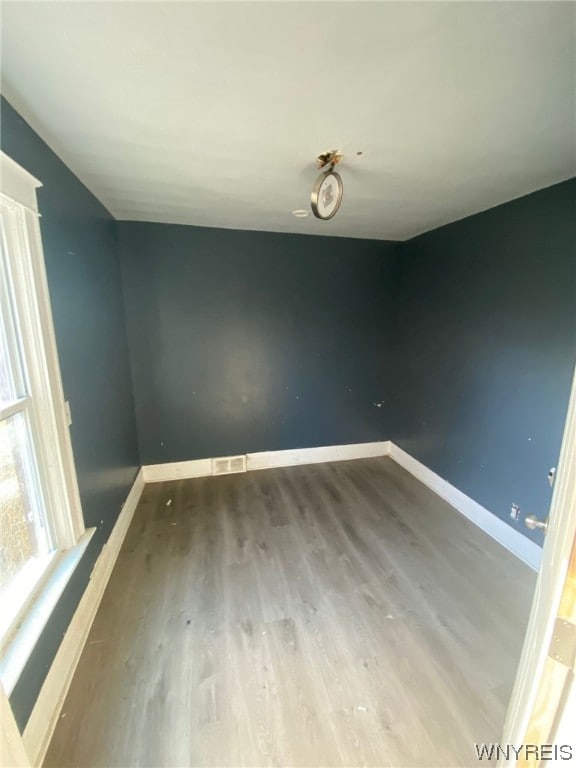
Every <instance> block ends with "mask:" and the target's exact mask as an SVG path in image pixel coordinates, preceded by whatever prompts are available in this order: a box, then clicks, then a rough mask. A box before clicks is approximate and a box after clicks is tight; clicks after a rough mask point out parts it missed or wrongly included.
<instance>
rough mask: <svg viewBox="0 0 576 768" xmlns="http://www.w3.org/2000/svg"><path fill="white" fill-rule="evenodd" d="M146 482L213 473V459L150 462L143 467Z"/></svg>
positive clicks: (158, 481) (185, 478) (183, 478)
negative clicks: (161, 462) (164, 462)
mask: <svg viewBox="0 0 576 768" xmlns="http://www.w3.org/2000/svg"><path fill="white" fill-rule="evenodd" d="M142 471H143V473H144V482H145V483H164V482H168V481H170V480H189V479H191V478H193V477H206V476H207V475H211V474H212V459H193V460H192V461H173V462H169V463H166V464H148V465H147V466H145V467H142Z"/></svg>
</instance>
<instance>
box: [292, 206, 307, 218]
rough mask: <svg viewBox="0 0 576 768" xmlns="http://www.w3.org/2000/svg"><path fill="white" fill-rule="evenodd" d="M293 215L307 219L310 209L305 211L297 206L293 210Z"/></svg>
mask: <svg viewBox="0 0 576 768" xmlns="http://www.w3.org/2000/svg"><path fill="white" fill-rule="evenodd" d="M292 215H293V216H296V218H297V219H305V218H306V216H308V211H305V210H304V209H303V208H297V209H296V210H295V211H292Z"/></svg>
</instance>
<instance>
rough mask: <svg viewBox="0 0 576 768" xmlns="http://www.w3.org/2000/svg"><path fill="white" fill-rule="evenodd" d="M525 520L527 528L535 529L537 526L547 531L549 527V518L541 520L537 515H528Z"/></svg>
mask: <svg viewBox="0 0 576 768" xmlns="http://www.w3.org/2000/svg"><path fill="white" fill-rule="evenodd" d="M524 522H525V524H526V528H530V530H531V531H535V530H536V529H537V528H539V529H540V530H541V531H544V533H546V529H547V528H548V518H546V519H545V520H539V519H538V518H537V517H536V515H526V517H525V518H524Z"/></svg>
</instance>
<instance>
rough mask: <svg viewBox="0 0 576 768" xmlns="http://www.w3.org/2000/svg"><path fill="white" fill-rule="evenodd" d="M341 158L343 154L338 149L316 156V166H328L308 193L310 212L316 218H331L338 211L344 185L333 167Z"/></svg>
mask: <svg viewBox="0 0 576 768" xmlns="http://www.w3.org/2000/svg"><path fill="white" fill-rule="evenodd" d="M343 158H344V155H343V154H342V152H341V151H340V150H339V149H331V150H330V151H329V152H323V153H322V154H321V155H318V157H317V158H316V165H317V166H318V168H325V167H326V166H328V170H327V171H324V172H323V173H321V174H320V176H318V178H317V179H316V181H315V182H314V186H313V187H312V194H311V195H310V204H311V206H312V213H313V214H314V216H316V218H317V219H324V220H326V219H331V218H332V217H333V216H336V214H337V213H338V209H339V208H340V205H341V203H342V196H343V194H344V185H343V184H342V179H341V178H340V175H339V174H338V173H334V167H335V166H336V165H338V163H341V162H342V160H343Z"/></svg>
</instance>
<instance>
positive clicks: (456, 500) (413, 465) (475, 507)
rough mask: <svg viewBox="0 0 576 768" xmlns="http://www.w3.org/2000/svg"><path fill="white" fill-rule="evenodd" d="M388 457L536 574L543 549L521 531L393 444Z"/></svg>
mask: <svg viewBox="0 0 576 768" xmlns="http://www.w3.org/2000/svg"><path fill="white" fill-rule="evenodd" d="M389 456H390V458H392V459H394V461H395V462H396V463H397V464H399V465H400V466H401V467H404V469H406V470H408V472H410V474H411V475H414V477H416V478H417V479H418V480H420V481H421V482H423V483H424V485H427V486H428V487H429V488H431V489H432V490H433V491H434V492H435V493H436V494H438V496H440V497H441V498H442V499H444V501H447V502H448V504H450V505H451V506H452V507H454V509H456V510H457V511H458V512H460V513H461V514H463V515H464V517H467V518H468V520H470V521H471V522H472V523H474V525H477V526H478V527H479V528H481V529H482V530H483V531H484V533H487V534H488V536H490V537H491V538H493V539H495V541H497V542H498V543H499V544H501V545H502V546H503V547H505V548H506V549H507V550H508V551H509V552H512V554H514V555H516V557H518V558H520V560H523V561H524V562H525V563H526V564H527V565H529V566H530V567H531V568H533V569H534V570H535V571H538V570H539V568H540V561H541V559H542V549H541V548H540V547H539V546H538V545H537V544H535V543H534V542H533V541H531V540H530V539H528V538H527V537H526V536H523V535H522V534H521V533H520V531H515V530H514V528H512V527H511V526H509V525H507V524H506V523H505V522H504V521H503V520H500V518H498V517H496V515H494V514H492V512H489V511H488V510H487V509H485V507H483V506H481V505H480V504H478V503H477V502H476V501H474V500H473V499H471V498H470V497H469V496H466V494H465V493H462V491H459V490H458V488H455V487H454V486H453V485H451V484H450V483H449V482H447V481H446V480H444V479H443V478H441V477H440V475H437V474H436V473H435V472H433V471H432V470H431V469H428V467H426V466H425V465H424V464H422V463H421V462H419V461H418V460H417V459H415V458H414V457H413V456H410V454H409V453H406V451H403V450H402V448H399V447H398V446H397V445H396V444H395V443H392V442H391V443H390V452H389Z"/></svg>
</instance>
